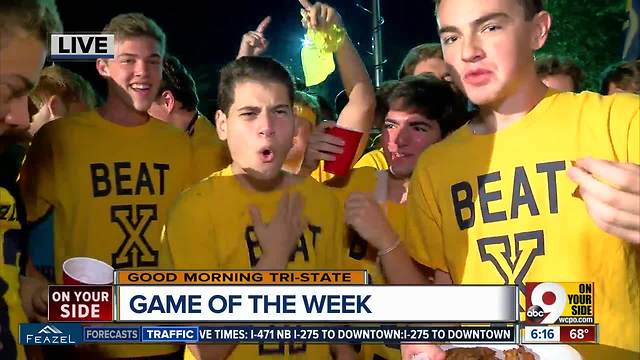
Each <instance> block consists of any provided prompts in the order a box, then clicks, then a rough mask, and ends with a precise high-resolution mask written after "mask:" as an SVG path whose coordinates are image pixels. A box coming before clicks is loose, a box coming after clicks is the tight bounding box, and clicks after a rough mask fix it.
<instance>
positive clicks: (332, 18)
mask: <svg viewBox="0 0 640 360" xmlns="http://www.w3.org/2000/svg"><path fill="white" fill-rule="evenodd" d="M325 21H326V23H327V24H334V23H336V9H334V8H332V7H330V6H328V7H327V14H326V18H325Z"/></svg>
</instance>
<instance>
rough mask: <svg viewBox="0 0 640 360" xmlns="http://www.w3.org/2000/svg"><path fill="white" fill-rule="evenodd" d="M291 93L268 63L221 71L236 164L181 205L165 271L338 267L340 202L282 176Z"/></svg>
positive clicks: (291, 352)
mask: <svg viewBox="0 0 640 360" xmlns="http://www.w3.org/2000/svg"><path fill="white" fill-rule="evenodd" d="M293 94H294V89H293V83H292V81H291V78H290V75H289V73H288V72H287V71H286V69H284V67H282V65H280V64H279V63H277V62H276V61H275V60H272V59H270V58H263V57H251V56H249V57H241V58H239V59H237V60H235V61H234V62H232V63H230V64H228V65H227V66H225V67H224V68H223V69H222V71H221V75H220V83H219V87H218V106H219V107H220V110H218V111H217V112H216V125H217V129H218V133H219V134H220V137H221V139H222V140H223V141H226V142H227V144H228V147H229V151H230V154H231V158H232V163H231V165H230V166H229V167H227V168H225V169H224V170H222V171H219V172H216V173H214V174H213V175H211V176H210V177H208V178H206V179H205V180H203V181H201V182H200V183H198V184H196V185H195V186H193V187H191V188H190V189H189V190H187V191H185V192H184V193H183V194H182V195H181V196H180V197H179V199H178V201H177V202H176V204H175V205H174V207H173V209H172V211H171V214H170V215H169V220H168V223H167V225H166V228H165V231H164V233H163V239H162V246H163V247H162V251H161V254H166V256H162V257H161V265H162V266H163V267H164V268H167V269H171V268H175V269H215V270H217V269H220V270H223V269H234V270H238V269H252V268H253V269H332V268H333V269H335V268H340V267H341V266H342V262H341V261H340V244H341V243H342V231H341V230H342V224H343V223H344V218H343V217H342V211H340V207H339V205H338V200H337V198H336V197H335V196H334V195H333V194H332V193H331V191H330V190H329V189H327V188H325V187H324V186H322V185H321V184H319V183H317V182H316V181H315V180H313V179H312V178H310V177H299V176H297V175H293V174H290V173H287V172H285V171H283V170H282V165H283V163H284V161H285V158H286V156H287V154H288V152H289V149H290V148H291V145H292V140H293V135H294V127H295V124H294V118H293ZM290 194H291V196H290ZM267 219H270V220H269V222H268V223H266V220H267ZM263 220H264V221H263ZM346 349H347V350H348V348H346ZM185 357H186V358H188V359H192V358H194V357H195V358H198V359H209V358H212V359H219V358H229V359H282V358H290V359H327V358H329V357H330V354H329V346H328V345H326V344H325V345H322V344H319V345H316V344H253V345H237V346H234V345H189V346H187V351H186V353H185Z"/></svg>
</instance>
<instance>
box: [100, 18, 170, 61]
mask: <svg viewBox="0 0 640 360" xmlns="http://www.w3.org/2000/svg"><path fill="white" fill-rule="evenodd" d="M103 32H105V33H113V34H114V35H115V38H116V41H118V40H121V39H127V38H133V37H140V36H147V37H150V38H152V39H154V40H156V41H157V42H158V43H159V44H160V51H161V54H162V55H164V52H165V49H166V46H167V37H166V35H165V34H164V31H162V29H161V28H160V26H159V25H158V24H157V23H156V22H155V21H153V20H152V19H150V18H148V17H146V16H144V15H143V14H140V13H127V14H120V15H117V16H116V17H114V18H113V19H111V21H109V23H108V24H107V26H105V27H104V30H103Z"/></svg>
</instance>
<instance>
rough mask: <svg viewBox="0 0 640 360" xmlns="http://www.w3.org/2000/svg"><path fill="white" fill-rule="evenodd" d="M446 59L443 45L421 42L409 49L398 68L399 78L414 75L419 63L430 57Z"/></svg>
mask: <svg viewBox="0 0 640 360" xmlns="http://www.w3.org/2000/svg"><path fill="white" fill-rule="evenodd" d="M434 58H435V59H444V56H443V55H442V47H441V46H440V44H438V43H426V44H420V45H418V46H416V47H414V48H413V49H411V50H409V52H408V53H407V56H405V57H404V60H402V65H400V69H399V70H398V79H402V78H403V77H405V76H407V75H413V72H414V71H415V69H416V66H417V65H418V63H420V62H422V61H424V60H428V59H434Z"/></svg>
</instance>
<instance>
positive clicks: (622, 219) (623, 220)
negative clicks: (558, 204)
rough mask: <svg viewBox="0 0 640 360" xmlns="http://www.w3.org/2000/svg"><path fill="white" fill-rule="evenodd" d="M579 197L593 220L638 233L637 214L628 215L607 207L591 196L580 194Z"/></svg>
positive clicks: (639, 226)
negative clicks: (580, 196)
mask: <svg viewBox="0 0 640 360" xmlns="http://www.w3.org/2000/svg"><path fill="white" fill-rule="evenodd" d="M581 195H582V199H583V200H584V202H585V204H586V205H587V210H588V211H589V214H591V216H592V217H593V218H597V219H599V220H600V221H601V222H603V223H605V224H609V225H612V226H617V227H621V228H625V229H629V230H636V231H640V216H638V214H634V213H628V212H626V211H621V210H619V209H617V208H615V207H612V206H609V205H608V204H606V203H603V202H601V201H600V200H599V199H598V198H597V197H595V196H593V195H592V194H588V193H582V192H581ZM639 206H640V205H639ZM605 231H606V230H605Z"/></svg>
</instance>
